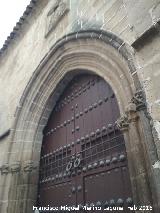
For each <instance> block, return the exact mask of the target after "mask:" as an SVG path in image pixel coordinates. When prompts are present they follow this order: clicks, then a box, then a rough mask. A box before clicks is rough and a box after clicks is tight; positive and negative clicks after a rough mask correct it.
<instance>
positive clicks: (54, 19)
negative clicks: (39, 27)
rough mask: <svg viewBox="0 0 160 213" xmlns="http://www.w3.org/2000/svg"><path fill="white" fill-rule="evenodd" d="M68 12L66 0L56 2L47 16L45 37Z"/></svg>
mask: <svg viewBox="0 0 160 213" xmlns="http://www.w3.org/2000/svg"><path fill="white" fill-rule="evenodd" d="M68 11H69V4H68V1H67V0H57V1H56V2H55V3H54V5H53V6H52V8H51V9H50V11H49V12H48V14H47V20H46V32H45V37H47V36H48V35H49V33H50V32H51V31H52V30H53V29H55V27H56V26H57V24H58V23H59V22H60V20H61V19H62V17H63V16H64V15H65V14H66V13H67V12H68Z"/></svg>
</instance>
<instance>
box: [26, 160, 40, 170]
mask: <svg viewBox="0 0 160 213" xmlns="http://www.w3.org/2000/svg"><path fill="white" fill-rule="evenodd" d="M36 169H37V166H36V165H35V164H34V162H33V161H26V162H25V164H24V167H23V171H24V172H32V171H33V170H36Z"/></svg>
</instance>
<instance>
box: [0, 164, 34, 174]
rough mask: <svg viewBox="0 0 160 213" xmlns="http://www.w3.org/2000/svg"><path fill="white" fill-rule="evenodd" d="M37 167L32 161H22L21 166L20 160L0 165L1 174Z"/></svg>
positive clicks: (29, 170) (30, 170) (25, 170)
mask: <svg viewBox="0 0 160 213" xmlns="http://www.w3.org/2000/svg"><path fill="white" fill-rule="evenodd" d="M36 169H37V166H36V165H35V164H34V162H33V161H26V162H24V165H23V167H22V166H21V163H20V162H13V163H11V164H10V165H9V164H4V165H2V166H1V167H0V171H1V175H4V174H15V173H21V172H22V173H23V172H25V173H26V172H32V171H34V170H36Z"/></svg>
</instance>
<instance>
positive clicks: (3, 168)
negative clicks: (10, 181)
mask: <svg viewBox="0 0 160 213" xmlns="http://www.w3.org/2000/svg"><path fill="white" fill-rule="evenodd" d="M0 171H1V174H2V175H4V174H6V175H7V174H8V173H9V172H10V169H9V165H8V164H4V165H2V166H1V167H0Z"/></svg>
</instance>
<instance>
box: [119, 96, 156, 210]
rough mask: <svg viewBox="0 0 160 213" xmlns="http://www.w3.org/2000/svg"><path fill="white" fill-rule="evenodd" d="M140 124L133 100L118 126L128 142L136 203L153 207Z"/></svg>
mask: <svg viewBox="0 0 160 213" xmlns="http://www.w3.org/2000/svg"><path fill="white" fill-rule="evenodd" d="M139 122H140V117H139V113H138V110H137V105H136V103H135V102H133V100H131V102H130V103H129V105H128V106H127V107H126V112H125V115H123V116H122V117H121V118H120V119H119V120H118V121H117V124H118V127H119V128H120V129H121V131H123V134H124V138H125V142H126V151H127V156H128V166H129V172H130V178H131V185H132V192H133V199H134V203H135V204H136V205H151V206H152V193H151V187H150V181H149V177H148V173H147V166H146V164H147V163H146V160H145V156H144V153H145V150H144V146H143V143H144V142H143V138H142V135H141V130H140V127H139ZM152 212H153V211H152Z"/></svg>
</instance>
